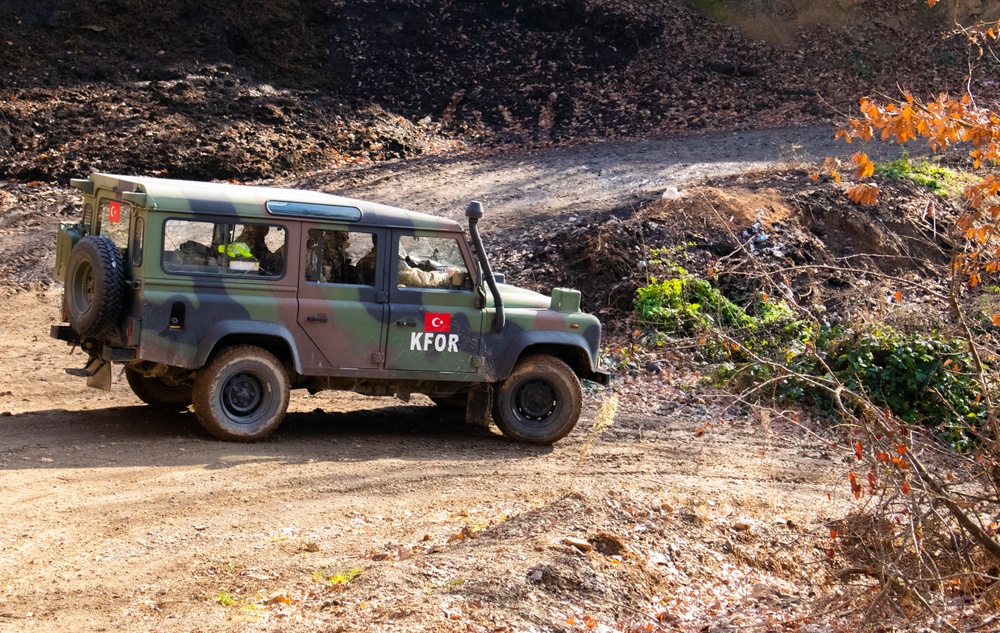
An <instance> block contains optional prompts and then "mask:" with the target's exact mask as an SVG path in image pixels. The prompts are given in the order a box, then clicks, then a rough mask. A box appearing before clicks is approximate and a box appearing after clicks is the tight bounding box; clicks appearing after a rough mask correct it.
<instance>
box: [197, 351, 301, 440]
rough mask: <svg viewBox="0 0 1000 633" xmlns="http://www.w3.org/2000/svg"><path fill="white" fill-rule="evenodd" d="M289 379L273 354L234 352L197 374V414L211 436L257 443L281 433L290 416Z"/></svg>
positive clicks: (220, 355) (216, 360)
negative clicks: (286, 417) (280, 429)
mask: <svg viewBox="0 0 1000 633" xmlns="http://www.w3.org/2000/svg"><path fill="white" fill-rule="evenodd" d="M288 392H289V384H288V373H287V372H286V371H285V368H284V367H282V365H281V363H280V362H278V359H277V358H275V357H274V355H273V354H271V353H270V352H268V351H266V350H263V349H261V348H259V347H254V346H252V345H243V346H239V347H230V348H229V349H226V350H224V351H223V352H222V353H220V354H219V355H217V356H216V357H215V358H213V359H212V361H211V362H209V364H208V365H207V366H206V367H205V368H204V369H202V370H201V371H200V372H198V377H197V378H196V379H195V381H194V412H195V415H197V417H198V422H200V423H201V426H202V427H204V429H205V430H206V431H207V432H208V433H209V435H211V436H213V437H216V438H218V439H220V440H233V441H237V442H255V441H257V440H260V439H263V438H264V437H267V436H268V435H269V434H270V433H271V432H272V431H274V429H276V428H278V425H279V424H281V421H282V420H283V419H284V417H285V411H287V410H288Z"/></svg>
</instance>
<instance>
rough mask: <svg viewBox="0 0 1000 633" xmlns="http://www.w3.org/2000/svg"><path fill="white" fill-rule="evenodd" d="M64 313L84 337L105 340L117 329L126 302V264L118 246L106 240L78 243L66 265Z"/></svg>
mask: <svg viewBox="0 0 1000 633" xmlns="http://www.w3.org/2000/svg"><path fill="white" fill-rule="evenodd" d="M63 298H64V300H65V302H66V313H67V314H68V315H69V324H70V326H72V328H73V330H74V331H75V332H76V333H77V334H79V335H80V336H81V337H83V338H93V339H105V338H107V337H109V336H110V335H112V334H115V333H116V332H117V330H118V321H119V317H120V316H121V313H122V305H123V303H124V301H125V265H124V264H123V262H122V258H121V255H119V254H118V247H117V246H115V243H114V242H112V241H111V240H109V239H108V238H106V237H101V236H93V235H91V236H88V237H85V238H83V239H82V240H80V241H79V242H77V244H76V246H75V247H73V252H72V253H70V256H69V263H68V264H67V266H66V280H65V290H64V291H63Z"/></svg>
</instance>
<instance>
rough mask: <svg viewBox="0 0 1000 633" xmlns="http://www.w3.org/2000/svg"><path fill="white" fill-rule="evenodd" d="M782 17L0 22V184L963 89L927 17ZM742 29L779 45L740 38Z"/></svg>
mask: <svg viewBox="0 0 1000 633" xmlns="http://www.w3.org/2000/svg"><path fill="white" fill-rule="evenodd" d="M747 4H749V3H747ZM758 4H760V3H758ZM765 4H766V3H765ZM792 4H793V5H795V6H796V7H798V8H797V9H795V8H793V9H792V10H791V12H790V13H788V14H781V15H778V14H774V13H768V14H763V15H760V16H757V18H758V19H756V21H754V20H751V19H750V18H749V17H748V18H746V19H744V20H742V21H741V19H739V16H738V15H737V16H735V17H736V18H737V19H735V20H733V22H734V23H735V24H742V25H743V26H744V27H745V28H744V31H741V30H740V29H739V28H736V27H733V26H726V25H724V24H722V23H720V22H718V21H715V20H713V19H711V18H710V17H707V16H706V15H704V14H702V13H700V12H698V11H695V10H692V9H691V8H689V7H688V5H687V4H686V3H684V2H680V1H679V0H654V1H645V0H644V1H642V2H634V1H627V2H622V1H620V0H615V1H613V2H612V1H610V0H588V1H587V2H575V1H573V2H571V1H568V0H514V1H512V2H507V3H501V4H500V5H497V4H496V3H489V2H485V3H484V2H462V3H441V2H434V1H429V0H421V1H419V2H409V1H406V2H404V1H401V0H368V1H366V2H352V3H330V2H325V1H321V0H297V1H296V2H291V3H288V2H273V1H268V0H257V1H256V2H253V3H251V4H250V5H248V4H247V3H244V2H235V1H233V0H210V1H209V2H202V3H190V2H182V3H164V2H151V1H150V0H138V1H136V2H129V3H125V2H119V1H108V2H97V3H82V4H81V3H73V2H69V1H68V0H46V1H44V2H36V3H31V4H24V3H20V2H11V1H7V2H2V3H0V20H2V22H3V23H4V25H5V31H4V37H3V40H2V41H0V68H2V69H4V70H5V71H6V72H4V73H0V178H14V179H18V180H22V181H36V180H38V181H46V182H48V181H52V180H59V181H60V182H63V183H65V182H66V181H67V180H68V179H69V178H71V177H75V176H79V175H85V174H87V173H89V172H90V171H92V170H100V171H107V172H112V173H117V172H127V173H143V174H155V173H160V174H166V175H169V176H174V177H190V178H197V179H205V180H210V179H220V180H228V179H237V180H241V181H247V180H256V179H264V178H273V177H276V176H280V175H289V174H295V173H302V172H305V171H313V170H318V169H324V168H330V167H336V166H338V165H344V164H350V163H354V162H357V161H370V160H376V161H377V160H381V159H385V158H398V157H413V156H418V155H422V154H427V153H434V152H436V151H439V150H441V149H443V148H444V149H447V148H450V147H452V146H453V145H454V144H455V143H472V144H480V143H489V144H501V145H502V144H505V143H516V144H523V143H542V144H545V143H561V142H566V141H574V140H581V139H597V138H600V139H621V138H646V137H650V136H657V135H662V134H667V133H671V134H677V133H688V132H692V131H705V130H719V129H741V128H750V127H776V126H778V127H783V126H788V125H796V124H802V123H815V122H817V121H823V120H828V119H829V118H830V117H831V116H833V115H834V114H835V113H837V112H846V111H848V110H849V109H850V108H851V107H852V106H853V104H856V102H857V98H858V97H859V96H861V95H864V94H872V93H877V94H886V95H893V94H896V93H897V86H900V85H901V86H903V87H904V88H906V89H909V90H911V91H913V92H914V94H916V95H918V96H920V95H924V96H926V95H928V94H937V93H938V92H939V91H942V90H944V91H951V92H957V91H961V90H962V89H964V87H965V74H966V72H967V66H966V64H965V62H964V60H965V59H966V54H965V44H964V42H963V41H962V40H961V38H958V37H950V38H947V39H940V38H938V37H936V35H934V34H936V33H938V32H941V31H946V30H948V28H949V27H950V24H949V23H948V22H947V19H946V18H945V17H944V12H943V11H939V12H937V13H934V12H931V13H928V12H923V11H920V10H915V9H913V7H909V6H907V7H903V8H899V7H896V6H895V5H892V6H889V5H890V4H891V3H871V2H864V3H857V4H853V3H837V5H838V7H840V8H839V9H837V10H833V11H830V10H827V11H818V12H816V11H814V12H812V13H810V12H809V9H810V7H809V6H806V5H816V4H824V3H808V2H807V3H792ZM827 4H828V3H827ZM738 5H739V3H726V5H725V6H738ZM812 8H813V9H815V8H816V7H812ZM939 14H940V15H939ZM720 17H723V18H726V17H728V18H730V19H732V18H734V16H733V15H731V14H730V15H721V16H720ZM761 22H764V23H767V22H770V23H773V24H774V25H776V26H777V27H781V29H782V30H783V33H784V37H782V38H777V39H775V40H774V43H768V42H765V41H762V40H758V39H752V38H751V37H749V36H748V35H747V34H746V33H745V31H747V32H750V33H755V31H754V30H753V29H748V28H746V27H749V26H752V25H754V24H756V25H758V26H759V25H760V23H761ZM987 62H988V60H984V62H983V63H987ZM900 69H920V71H919V72H911V73H909V74H908V75H906V76H901V74H900ZM987 72H988V70H987ZM987 76H988V75H987ZM976 88H977V94H979V95H980V97H982V98H984V99H987V98H989V97H990V96H992V95H993V94H994V92H995V90H996V86H994V85H993V84H991V83H989V82H986V83H984V84H983V85H981V86H978V85H977V86H976Z"/></svg>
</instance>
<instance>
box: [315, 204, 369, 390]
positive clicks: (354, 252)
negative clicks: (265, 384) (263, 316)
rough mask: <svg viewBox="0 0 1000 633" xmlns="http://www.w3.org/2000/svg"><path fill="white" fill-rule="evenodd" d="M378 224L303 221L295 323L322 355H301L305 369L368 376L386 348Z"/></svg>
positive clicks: (322, 372) (319, 372) (316, 371)
mask: <svg viewBox="0 0 1000 633" xmlns="http://www.w3.org/2000/svg"><path fill="white" fill-rule="evenodd" d="M387 243H388V240H387V239H386V232H385V231H383V230H381V229H374V228H367V227H358V226H353V225H352V226H350V227H348V226H347V225H335V224H319V223H304V224H303V226H302V236H301V244H302V245H303V246H302V251H303V252H302V253H301V254H300V257H301V262H300V263H301V266H300V268H299V275H300V279H299V313H298V323H299V325H300V326H301V327H302V329H303V330H304V331H305V332H306V333H307V334H308V336H309V338H310V339H311V340H312V341H313V343H315V345H316V347H317V348H319V350H320V351H321V353H322V355H323V358H313V359H307V358H303V359H301V360H302V364H303V368H304V369H305V370H307V372H308V373H314V374H320V375H322V374H325V373H328V372H329V373H336V374H343V373H347V374H350V373H352V372H357V373H358V374H360V375H365V374H367V375H371V374H372V372H373V371H374V370H378V369H379V368H380V367H381V365H382V361H383V358H384V357H383V354H384V351H385V347H384V341H385V329H384V327H385V326H384V323H385V317H386V311H387V294H386V292H385V279H384V277H385V270H384V269H385V262H384V260H385V257H384V256H383V257H380V246H381V245H382V244H387Z"/></svg>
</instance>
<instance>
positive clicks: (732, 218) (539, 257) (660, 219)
mask: <svg viewBox="0 0 1000 633" xmlns="http://www.w3.org/2000/svg"><path fill="white" fill-rule="evenodd" d="M878 184H879V188H880V190H881V191H882V198H881V200H882V202H880V203H879V205H878V206H877V207H875V208H870V207H861V206H858V205H856V204H854V203H852V202H851V201H850V200H849V199H848V198H847V197H846V195H844V190H845V189H846V186H844V185H839V184H837V183H834V182H833V181H832V180H831V181H828V182H823V181H821V182H815V183H814V182H813V181H812V180H811V179H810V176H809V174H808V173H807V172H805V171H802V170H799V169H791V170H779V171H769V172H757V173H751V174H747V175H744V176H738V177H732V178H726V179H720V180H716V181H712V182H708V183H706V184H704V185H702V186H696V187H691V188H689V189H686V190H683V191H681V192H680V194H681V195H680V197H679V198H677V199H657V200H652V201H649V202H647V203H646V204H644V205H643V206H641V207H640V208H639V209H638V210H637V211H636V212H634V213H624V214H619V215H614V214H612V215H610V216H607V217H604V218H597V219H594V218H590V219H587V220H585V219H578V220H577V222H576V223H575V224H574V225H572V226H570V227H565V225H564V224H558V223H556V222H552V223H550V224H548V225H539V226H537V227H536V228H535V229H534V230H533V231H532V232H531V233H528V234H527V235H525V236H524V237H522V238H520V239H518V238H512V237H510V236H508V237H507V239H511V240H512V241H513V244H503V245H502V246H500V245H494V248H495V251H494V253H493V257H494V258H496V259H497V260H498V261H497V262H496V263H495V265H494V267H495V268H496V269H497V270H500V271H503V272H505V273H506V274H507V278H508V281H509V282H510V283H513V284H515V285H520V286H524V287H528V288H533V289H536V290H539V291H544V290H545V289H547V288H552V287H558V286H569V287H574V288H585V289H586V292H585V293H584V299H583V300H584V308H585V309H586V310H589V311H591V312H594V313H595V314H598V315H600V316H601V318H602V321H604V322H605V323H606V324H608V327H609V329H610V331H611V332H612V333H613V334H618V335H627V334H628V333H629V332H632V331H633V330H634V329H635V323H634V318H633V316H632V304H633V301H634V299H635V293H636V290H637V289H638V288H639V287H640V286H642V285H646V284H648V283H649V281H650V279H651V278H652V277H655V276H657V275H659V276H661V277H662V276H663V275H664V274H669V273H670V266H671V265H679V266H682V267H684V268H685V269H687V270H688V271H689V272H691V273H694V274H697V275H700V276H705V277H712V278H713V279H714V280H715V282H716V283H717V284H718V285H719V286H720V288H721V289H722V290H723V291H724V292H725V293H726V294H727V295H729V296H731V297H734V298H736V299H737V300H738V299H740V298H741V297H751V296H752V295H753V293H755V292H758V291H761V290H765V291H767V292H771V293H774V294H775V296H784V297H785V298H787V299H790V300H793V301H794V302H795V303H796V304H798V305H800V306H803V307H805V308H811V309H815V310H816V311H817V312H818V313H819V314H822V315H824V316H822V317H821V319H822V320H824V321H827V322H839V321H844V320H851V319H854V318H858V317H861V316H871V315H875V314H879V313H884V312H886V311H887V310H888V308H889V307H890V306H891V304H892V303H893V297H894V296H895V292H897V291H899V290H905V289H909V288H911V287H913V288H920V287H921V286H927V285H928V284H930V283H931V282H929V281H927V279H928V278H934V277H937V278H941V277H942V274H941V271H942V270H943V269H944V267H945V266H946V264H947V262H948V259H949V257H948V252H947V249H948V248H949V243H950V242H949V239H948V236H947V235H946V234H944V233H942V232H941V230H939V228H938V225H939V224H940V225H942V226H943V225H946V224H947V220H948V218H951V217H954V214H955V212H956V207H955V206H953V203H952V202H949V201H948V200H943V199H941V198H939V197H937V196H934V195H933V194H931V193H930V192H929V191H928V190H926V189H923V188H921V187H920V186H918V185H916V184H913V183H910V182H907V181H900V180H893V179H888V178H881V179H878ZM955 204H957V203H955ZM560 227H561V228H560ZM553 233H554V235H553ZM501 239H502V238H501ZM897 316H898V315H897ZM928 318H931V317H930V315H928Z"/></svg>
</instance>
